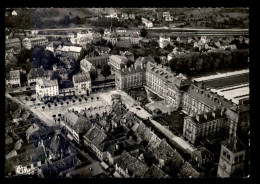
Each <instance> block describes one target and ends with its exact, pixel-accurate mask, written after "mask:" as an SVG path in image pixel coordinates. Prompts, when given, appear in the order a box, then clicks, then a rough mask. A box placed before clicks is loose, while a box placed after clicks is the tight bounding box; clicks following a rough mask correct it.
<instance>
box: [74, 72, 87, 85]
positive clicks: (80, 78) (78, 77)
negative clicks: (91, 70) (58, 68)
mask: <svg viewBox="0 0 260 184" xmlns="http://www.w3.org/2000/svg"><path fill="white" fill-rule="evenodd" d="M73 80H74V82H75V83H80V82H86V81H90V80H91V79H90V75H89V74H78V75H73Z"/></svg>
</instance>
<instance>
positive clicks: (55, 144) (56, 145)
mask: <svg viewBox="0 0 260 184" xmlns="http://www.w3.org/2000/svg"><path fill="white" fill-rule="evenodd" d="M50 149H51V150H52V151H53V152H57V151H60V150H61V149H63V151H65V147H64V143H62V142H61V140H60V138H58V137H55V136H54V137H53V138H52V139H51V142H50Z"/></svg>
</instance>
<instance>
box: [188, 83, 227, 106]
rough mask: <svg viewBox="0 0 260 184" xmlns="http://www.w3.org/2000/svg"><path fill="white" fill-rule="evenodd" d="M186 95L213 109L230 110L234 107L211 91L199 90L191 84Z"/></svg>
mask: <svg viewBox="0 0 260 184" xmlns="http://www.w3.org/2000/svg"><path fill="white" fill-rule="evenodd" d="M186 93H187V94H188V95H189V96H191V97H192V98H194V99H196V100H198V101H200V102H202V103H204V104H206V105H207V106H209V107H211V108H213V107H214V106H215V107H224V108H226V109H228V108H229V107H231V106H232V103H230V102H229V101H227V100H225V99H224V98H222V97H220V96H219V95H217V94H215V93H213V92H211V91H210V90H206V89H202V88H199V87H198V86H196V85H194V84H191V85H190V86H189V87H188V89H187V91H186Z"/></svg>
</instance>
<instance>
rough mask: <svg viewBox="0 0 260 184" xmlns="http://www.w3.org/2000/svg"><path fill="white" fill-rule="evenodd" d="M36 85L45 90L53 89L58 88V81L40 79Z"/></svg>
mask: <svg viewBox="0 0 260 184" xmlns="http://www.w3.org/2000/svg"><path fill="white" fill-rule="evenodd" d="M36 85H39V86H41V87H43V88H46V87H53V86H58V81H57V79H54V80H49V79H44V78H40V79H39V80H38V82H37V84H36Z"/></svg>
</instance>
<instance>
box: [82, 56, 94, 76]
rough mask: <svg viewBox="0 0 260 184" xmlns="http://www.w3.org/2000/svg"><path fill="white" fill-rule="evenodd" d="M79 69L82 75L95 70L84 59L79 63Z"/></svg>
mask: <svg viewBox="0 0 260 184" xmlns="http://www.w3.org/2000/svg"><path fill="white" fill-rule="evenodd" d="M80 69H81V70H82V72H84V73H88V72H91V71H94V70H95V67H94V66H93V65H92V64H91V63H90V62H89V61H88V60H86V59H82V60H81V61H80Z"/></svg>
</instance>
